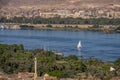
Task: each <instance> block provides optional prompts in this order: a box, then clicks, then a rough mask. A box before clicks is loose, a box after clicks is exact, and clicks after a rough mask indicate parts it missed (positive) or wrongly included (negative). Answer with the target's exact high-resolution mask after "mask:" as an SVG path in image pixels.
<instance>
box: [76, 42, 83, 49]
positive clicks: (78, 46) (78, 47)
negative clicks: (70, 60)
mask: <svg viewBox="0 0 120 80" xmlns="http://www.w3.org/2000/svg"><path fill="white" fill-rule="evenodd" d="M81 47H82V45H81V41H79V42H78V45H77V49H78V50H80V48H81Z"/></svg>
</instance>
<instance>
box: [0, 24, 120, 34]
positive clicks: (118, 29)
mask: <svg viewBox="0 0 120 80" xmlns="http://www.w3.org/2000/svg"><path fill="white" fill-rule="evenodd" d="M1 26H4V28H5V29H34V30H65V31H98V32H104V33H120V26H119V25H86V24H83V25H81V24H21V23H20V24H19V23H13V24H11V23H0V28H2V27H1Z"/></svg>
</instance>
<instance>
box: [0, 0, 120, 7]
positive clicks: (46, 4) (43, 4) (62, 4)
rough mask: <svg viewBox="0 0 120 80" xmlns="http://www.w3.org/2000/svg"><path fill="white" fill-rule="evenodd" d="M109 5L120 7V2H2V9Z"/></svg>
mask: <svg viewBox="0 0 120 80" xmlns="http://www.w3.org/2000/svg"><path fill="white" fill-rule="evenodd" d="M109 4H118V5H120V0H0V7H21V6H26V7H30V6H35V7H36V6H37V7H40V8H43V7H45V8H52V7H54V8H77V7H91V6H105V5H109Z"/></svg>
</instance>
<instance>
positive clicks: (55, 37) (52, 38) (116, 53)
mask: <svg viewBox="0 0 120 80" xmlns="http://www.w3.org/2000/svg"><path fill="white" fill-rule="evenodd" d="M79 40H81V44H82V49H81V51H78V50H77V44H78V41H79ZM0 44H23V45H24V46H25V49H38V48H43V49H45V50H53V51H57V52H61V53H63V54H64V55H65V56H68V55H70V54H74V55H77V56H79V55H82V56H84V57H92V56H93V57H95V58H98V59H101V60H104V61H114V60H116V59H118V58H120V34H117V33H115V34H105V33H101V32H89V31H87V32H84V31H79V32H75V31H57V30H52V31H48V30H0Z"/></svg>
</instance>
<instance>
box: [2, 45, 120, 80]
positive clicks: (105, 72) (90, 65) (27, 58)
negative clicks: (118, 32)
mask: <svg viewBox="0 0 120 80" xmlns="http://www.w3.org/2000/svg"><path fill="white" fill-rule="evenodd" d="M34 57H36V58H37V67H38V68H37V69H38V75H43V74H45V73H48V74H49V75H51V76H57V77H58V78H68V77H71V78H76V77H79V76H80V75H78V74H82V73H85V75H86V76H88V75H89V74H90V75H92V76H93V77H98V78H102V79H104V80H105V79H110V78H111V77H112V76H120V59H118V60H116V61H115V62H114V63H113V64H109V63H105V62H102V61H100V60H98V59H95V58H90V59H88V60H84V59H82V60H79V59H78V58H77V56H75V55H70V56H67V57H64V56H61V55H57V54H54V53H53V52H51V51H44V50H43V49H35V50H33V51H26V50H24V46H23V45H22V44H20V45H16V44H13V45H8V44H0V69H1V70H2V71H4V72H5V73H18V72H23V71H28V72H34ZM110 66H113V67H114V68H115V71H113V72H110V70H109V69H110Z"/></svg>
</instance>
